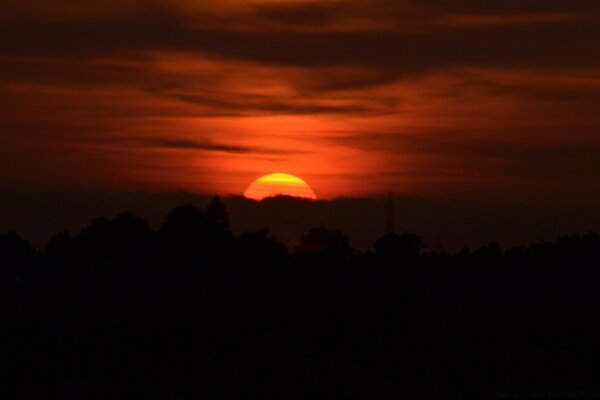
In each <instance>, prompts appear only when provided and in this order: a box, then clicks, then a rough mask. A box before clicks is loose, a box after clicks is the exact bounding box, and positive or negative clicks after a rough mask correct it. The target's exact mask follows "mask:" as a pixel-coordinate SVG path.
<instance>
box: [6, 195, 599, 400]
mask: <svg viewBox="0 0 600 400" xmlns="http://www.w3.org/2000/svg"><path fill="white" fill-rule="evenodd" d="M0 266H1V269H0V286H1V293H2V301H3V304H5V305H7V307H3V313H4V315H3V321H4V324H3V326H4V328H3V330H4V331H5V332H6V333H7V338H6V339H5V342H4V346H3V347H4V348H5V351H4V352H3V353H4V354H6V355H5V356H3V359H4V361H5V363H6V365H7V366H8V367H9V369H10V372H9V373H8V374H5V375H4V376H3V378H2V379H3V380H4V381H5V382H3V384H2V386H3V390H7V391H8V396H7V397H5V398H33V396H36V398H44V399H45V398H61V399H91V398H102V399H108V398H132V399H134V398H140V399H142V398H161V399H171V398H172V399H199V398H210V399H213V398H214V399H221V398H240V399H248V398H261V397H265V396H273V395H275V396H277V397H279V398H282V399H284V398H304V399H310V398H327V399H345V398H351V397H352V398H356V397H357V396H359V398H360V397H362V398H365V399H372V398H386V399H387V398H398V397H399V396H409V395H411V396H413V397H415V398H425V397H435V398H449V397H466V396H474V397H477V398H506V397H512V398H515V397H519V398H527V397H535V396H538V398H539V397H540V396H541V397H546V398H549V397H553V396H554V397H553V398H561V397H560V396H564V397H571V398H572V397H573V396H578V398H592V397H594V396H596V395H598V396H597V397H600V394H599V392H594V390H597V391H600V327H599V324H598V322H599V321H600V312H599V311H600V307H599V306H600V292H599V290H598V289H599V287H600V237H599V236H598V235H596V234H586V235H583V236H581V235H573V236H568V237H563V238H561V239H559V240H557V241H555V242H542V243H538V244H535V245H532V246H530V247H529V248H513V249H509V250H506V251H501V250H500V249H499V247H498V246H496V245H495V244H491V245H489V246H487V247H484V248H481V249H479V250H477V251H474V252H468V251H463V252H460V253H457V254H454V255H448V254H444V253H439V252H432V251H427V249H426V248H425V246H424V244H423V242H422V240H421V239H420V238H419V237H418V236H415V235H396V234H388V235H386V236H384V237H382V238H381V239H380V240H379V241H378V242H377V243H376V244H375V250H374V251H373V252H367V253H356V252H354V251H352V249H350V248H349V247H348V244H347V240H346V238H345V237H344V236H343V234H342V233H341V232H338V231H329V230H327V229H325V228H318V229H313V230H311V232H309V233H308V234H307V235H306V236H304V237H303V238H302V239H301V241H300V244H299V246H298V248H297V249H296V250H295V252H294V253H293V254H289V253H288V251H287V250H286V248H285V247H284V246H283V245H282V244H281V243H279V242H278V241H277V240H276V239H275V238H273V237H271V236H269V234H268V232H266V231H259V232H254V233H247V234H242V235H240V236H239V237H234V236H233V235H232V234H231V233H230V231H229V227H228V220H227V215H226V212H225V210H224V208H223V207H222V206H221V204H220V203H219V201H218V200H215V201H213V203H211V205H210V206H209V207H208V208H207V209H206V210H199V209H196V208H193V207H191V206H185V207H180V208H178V209H175V210H174V211H173V212H172V213H171V214H170V215H169V217H168V218H167V220H166V222H165V223H164V224H163V226H162V227H161V228H160V230H159V231H158V232H154V231H152V230H151V229H150V228H149V226H148V224H147V223H146V222H145V221H143V220H141V219H139V218H136V217H134V216H131V215H128V214H123V215H121V216H119V217H118V218H116V219H115V220H112V221H109V220H106V219H98V220H96V221H94V222H93V223H92V224H91V225H90V226H88V227H86V228H84V229H83V230H82V231H81V232H80V233H79V234H78V235H76V236H70V235H68V234H60V235H57V236H55V237H54V238H53V239H52V240H51V241H50V242H49V244H48V246H47V248H46V249H45V250H44V251H43V252H35V251H33V250H32V249H31V248H30V247H29V245H28V244H27V242H25V241H23V240H22V239H20V238H19V237H17V236H16V235H13V234H7V235H0ZM557 396H559V397H557Z"/></svg>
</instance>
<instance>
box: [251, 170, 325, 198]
mask: <svg viewBox="0 0 600 400" xmlns="http://www.w3.org/2000/svg"><path fill="white" fill-rule="evenodd" d="M282 195H283V196H292V197H300V198H304V199H311V200H316V199H317V195H316V194H315V192H314V191H313V190H312V189H311V188H310V186H308V183H306V181H305V180H304V179H302V178H299V177H297V176H294V175H290V174H284V173H273V174H268V175H264V176H261V177H260V178H258V179H257V180H255V181H254V182H252V183H251V184H250V186H248V188H247V189H246V191H245V192H244V196H245V197H247V198H249V199H254V200H262V199H265V198H267V197H275V196H282Z"/></svg>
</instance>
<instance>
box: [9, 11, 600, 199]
mask: <svg viewBox="0 0 600 400" xmlns="http://www.w3.org/2000/svg"><path fill="white" fill-rule="evenodd" d="M0 106H1V109H0V118H1V123H2V131H1V132H0V159H2V161H0V167H2V168H1V169H0V179H2V181H4V182H9V183H10V184H14V185H21V186H25V187H28V186H40V185H42V186H50V187H55V186H63V185H66V186H68V187H74V188H77V187H87V188H93V187H96V186H101V187H103V188H107V189H111V188H113V189H114V188H121V187H131V186H134V187H139V188H143V189H158V188H159V189H177V188H185V189H189V190H195V191H205V192H214V191H218V192H223V193H241V192H242V191H243V189H244V187H245V185H246V184H247V182H250V181H251V180H252V179H253V178H255V177H256V175H258V174H262V173H268V172H272V171H288V172H291V173H297V174H300V175H302V176H304V177H306V178H307V179H308V180H309V182H310V183H311V184H312V185H313V186H314V188H315V190H316V192H317V194H319V195H322V196H325V197H334V196H339V195H357V194H361V195H362V194H372V193H381V192H385V191H387V190H390V189H394V190H397V191H401V192H405V193H415V194H422V195H431V196H459V197H470V196H474V197H477V198H481V199H492V200H494V199H500V200H506V201H526V202H533V203H543V202H547V201H549V202H559V203H565V202H566V203H573V204H587V205H595V204H597V203H598V202H600V189H597V188H596V186H597V185H596V183H595V182H596V181H597V180H598V178H599V177H600V176H599V175H600V167H599V165H598V164H599V163H598V162H597V161H596V160H597V159H599V158H600V116H599V115H598V112H597V110H598V109H600V3H598V2H597V1H563V0H548V1H543V2H542V1H536V0H520V1H516V0H515V1H512V0H510V1H493V2H482V1H471V0H464V1H456V0H454V1H450V0H431V1H427V0H426V1H395V0H394V1H392V0H372V1H366V0H355V1H337V0H332V1H320V2H317V1H276V0H263V1H260V0H255V1H241V0H225V1H183V0H181V1H178V0H162V1H161V0H155V1H139V0H120V1H116V0H108V1H99V0H97V1H96V0H93V1H86V2H81V1H74V0H60V1H53V2H48V1H43V0H32V1H28V2H22V1H16V0H15V1H6V2H3V3H2V5H0Z"/></svg>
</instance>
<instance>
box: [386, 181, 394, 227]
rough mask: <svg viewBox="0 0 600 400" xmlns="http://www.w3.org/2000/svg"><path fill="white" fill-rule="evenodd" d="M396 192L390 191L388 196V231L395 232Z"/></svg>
mask: <svg viewBox="0 0 600 400" xmlns="http://www.w3.org/2000/svg"><path fill="white" fill-rule="evenodd" d="M394 231H395V229H394V192H391V191H390V192H389V193H388V198H387V227H386V233H392V232H394Z"/></svg>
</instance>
